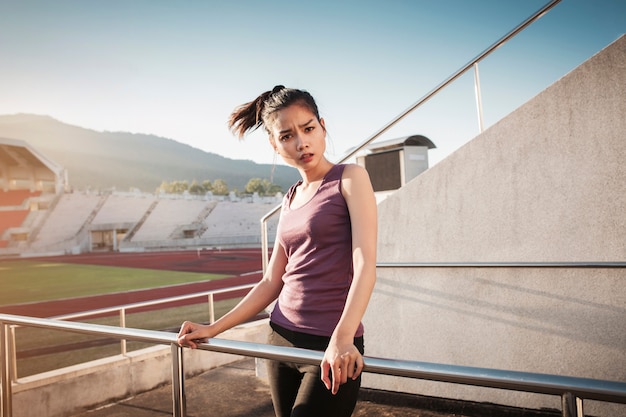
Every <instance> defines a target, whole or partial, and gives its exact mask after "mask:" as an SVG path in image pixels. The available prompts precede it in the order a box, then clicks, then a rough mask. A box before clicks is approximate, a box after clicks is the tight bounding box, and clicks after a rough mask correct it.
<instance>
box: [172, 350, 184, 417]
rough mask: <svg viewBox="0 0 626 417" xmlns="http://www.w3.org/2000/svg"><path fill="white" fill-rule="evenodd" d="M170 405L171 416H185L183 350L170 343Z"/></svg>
mask: <svg viewBox="0 0 626 417" xmlns="http://www.w3.org/2000/svg"><path fill="white" fill-rule="evenodd" d="M171 346H172V400H173V401H172V403H173V404H174V406H173V407H174V410H173V414H172V415H173V416H174V417H185V416H186V415H187V401H186V399H185V372H184V369H183V348H182V347H180V346H178V345H177V344H175V343H172V345H171Z"/></svg>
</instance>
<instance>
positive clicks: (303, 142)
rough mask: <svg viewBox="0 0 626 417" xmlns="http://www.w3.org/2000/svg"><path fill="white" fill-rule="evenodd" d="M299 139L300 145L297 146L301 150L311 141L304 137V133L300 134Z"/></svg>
mask: <svg viewBox="0 0 626 417" xmlns="http://www.w3.org/2000/svg"><path fill="white" fill-rule="evenodd" d="M297 141H298V142H297V143H298V147H297V148H298V150H299V151H301V150H303V149H305V148H308V147H309V141H308V140H306V138H305V137H303V136H302V135H298V137H297Z"/></svg>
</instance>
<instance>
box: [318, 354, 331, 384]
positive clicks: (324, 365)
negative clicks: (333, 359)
mask: <svg viewBox="0 0 626 417" xmlns="http://www.w3.org/2000/svg"><path fill="white" fill-rule="evenodd" d="M320 369H321V371H322V372H321V378H322V382H323V383H324V386H325V387H326V389H327V390H330V389H331V381H330V377H329V375H328V374H329V371H330V365H329V364H328V362H326V361H325V360H323V361H322V363H321V364H320Z"/></svg>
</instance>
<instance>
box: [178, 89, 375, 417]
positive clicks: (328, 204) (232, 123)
mask: <svg viewBox="0 0 626 417" xmlns="http://www.w3.org/2000/svg"><path fill="white" fill-rule="evenodd" d="M260 126H263V127H264V128H265V130H266V131H267V133H268V135H269V142H270V144H271V145H272V147H273V148H274V150H275V151H276V152H277V153H278V154H279V155H280V156H281V157H282V158H283V159H284V160H285V162H286V163H288V164H289V165H291V166H293V167H295V168H296V169H297V170H298V171H299V172H300V175H301V176H302V180H300V181H298V182H297V183H296V184H294V185H293V186H292V187H291V188H290V189H289V191H288V192H287V193H286V195H285V197H284V199H283V204H282V210H281V215H280V220H279V224H278V230H277V236H276V242H275V244H274V249H273V251H272V255H271V258H270V260H269V263H268V267H267V271H266V273H265V275H264V276H263V278H262V279H261V281H260V282H259V283H258V284H257V285H256V286H255V287H254V288H253V289H252V290H251V291H250V292H249V293H248V295H247V296H246V297H245V298H244V299H243V300H242V301H241V302H240V303H239V304H238V305H237V306H236V307H234V308H233V309H232V310H231V311H230V312H229V313H227V314H226V315H224V316H223V317H221V318H220V319H219V320H217V321H216V322H215V323H213V324H210V325H199V324H196V323H191V322H185V323H183V325H182V327H181V329H180V332H179V334H178V343H179V344H180V345H181V346H187V347H191V348H195V347H196V346H197V343H198V342H199V341H204V340H206V339H207V338H211V337H214V336H216V335H217V334H219V333H221V332H223V331H224V330H227V329H229V328H231V327H233V326H236V325H238V324H240V323H242V322H244V321H245V320H247V319H249V318H251V317H253V316H254V315H256V314H257V313H258V312H260V311H262V310H263V309H264V308H266V307H267V306H268V305H269V304H270V303H272V302H273V301H274V300H276V299H278V301H277V303H276V304H275V305H274V308H273V311H272V312H271V315H270V325H271V328H272V331H271V334H270V336H269V343H270V344H273V345H279V346H293V347H299V348H306V349H315V350H320V351H323V352H324V357H323V359H322V362H321V364H320V366H310V365H298V364H293V363H282V362H278V361H269V364H268V376H269V380H270V389H271V393H272V402H273V404H274V409H275V412H276V415H277V416H278V417H286V416H291V417H296V416H298V417H301V416H316V417H319V416H325V417H326V416H338V417H343V416H350V415H351V414H352V412H353V410H354V407H355V405H356V401H357V395H358V390H359V387H360V384H361V371H362V369H363V356H362V355H363V325H362V324H361V319H362V317H363V314H364V313H365V309H366V307H367V304H368V302H369V299H370V295H371V293H372V290H373V287H374V283H375V281H376V234H377V223H376V201H375V198H374V192H373V190H372V186H371V183H370V180H369V177H368V175H367V172H366V171H365V170H364V169H363V168H361V167H360V166H358V165H352V164H349V165H334V164H333V163H331V162H329V161H328V160H327V159H326V158H325V156H324V151H325V148H326V143H325V138H326V126H325V122H324V119H322V118H321V117H320V116H319V113H318V109H317V105H316V104H315V100H314V99H313V97H312V96H311V95H310V94H309V93H308V92H306V91H303V90H297V89H291V88H285V87H283V86H277V87H274V89H273V90H272V91H267V92H265V93H263V94H261V95H260V96H259V97H257V98H256V99H255V100H254V101H252V102H249V103H246V104H244V105H242V106H240V107H238V108H237V109H235V111H234V112H233V113H232V115H231V117H230V120H229V127H230V128H231V130H232V131H233V132H234V133H236V134H237V135H238V136H239V138H240V139H241V138H243V136H244V135H245V134H246V133H248V132H250V131H253V130H255V129H257V128H258V127H260Z"/></svg>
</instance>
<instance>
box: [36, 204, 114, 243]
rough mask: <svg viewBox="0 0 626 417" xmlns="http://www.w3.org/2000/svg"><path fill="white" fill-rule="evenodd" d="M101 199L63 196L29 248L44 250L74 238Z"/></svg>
mask: <svg viewBox="0 0 626 417" xmlns="http://www.w3.org/2000/svg"><path fill="white" fill-rule="evenodd" d="M102 198H103V197H102V196H99V195H92V194H81V193H68V194H63V195H62V196H61V198H60V200H59V202H58V203H57V205H56V207H55V208H54V209H53V210H52V212H51V213H50V215H49V217H48V219H47V220H46V222H45V223H44V224H43V226H42V227H41V230H40V231H39V233H38V235H37V237H36V239H35V240H34V241H33V242H32V244H31V247H32V248H35V249H44V248H46V247H48V246H51V245H59V244H62V243H63V242H66V241H69V240H71V239H72V238H74V237H75V236H76V235H77V234H78V232H79V231H80V230H81V228H82V227H83V225H84V224H85V222H86V221H87V219H88V218H89V216H90V214H92V212H93V211H94V210H95V209H96V207H97V206H98V204H99V203H100V201H101V199H102Z"/></svg>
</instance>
